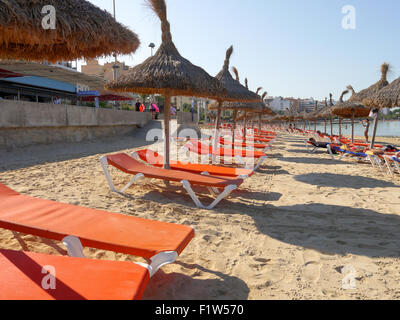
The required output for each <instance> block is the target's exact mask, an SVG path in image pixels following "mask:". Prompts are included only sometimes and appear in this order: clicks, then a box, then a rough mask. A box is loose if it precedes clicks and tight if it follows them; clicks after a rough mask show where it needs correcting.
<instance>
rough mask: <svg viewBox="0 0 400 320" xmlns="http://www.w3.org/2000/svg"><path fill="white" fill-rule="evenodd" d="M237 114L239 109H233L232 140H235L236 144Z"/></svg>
mask: <svg viewBox="0 0 400 320" xmlns="http://www.w3.org/2000/svg"><path fill="white" fill-rule="evenodd" d="M237 114H238V111H237V110H234V111H233V135H232V141H233V144H234V145H235V135H236V121H237Z"/></svg>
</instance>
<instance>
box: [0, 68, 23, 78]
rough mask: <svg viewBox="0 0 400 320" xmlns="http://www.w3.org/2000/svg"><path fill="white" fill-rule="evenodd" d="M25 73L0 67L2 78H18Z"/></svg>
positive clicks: (0, 76)
mask: <svg viewBox="0 0 400 320" xmlns="http://www.w3.org/2000/svg"><path fill="white" fill-rule="evenodd" d="M23 76H24V75H23V74H20V73H15V72H12V71H8V70H4V69H0V78H2V79H5V78H18V77H23Z"/></svg>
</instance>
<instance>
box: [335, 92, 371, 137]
mask: <svg viewBox="0 0 400 320" xmlns="http://www.w3.org/2000/svg"><path fill="white" fill-rule="evenodd" d="M347 89H348V90H351V91H353V92H354V89H353V87H352V86H348V87H347ZM332 113H333V114H334V115H337V116H339V117H341V118H347V119H351V142H353V143H354V118H365V117H368V115H369V113H370V110H369V109H368V108H366V107H364V106H363V105H362V104H361V103H358V102H351V101H350V100H349V101H346V102H343V103H341V104H339V105H337V106H335V107H333V108H332Z"/></svg>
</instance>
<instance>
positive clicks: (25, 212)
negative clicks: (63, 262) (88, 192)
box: [0, 183, 194, 259]
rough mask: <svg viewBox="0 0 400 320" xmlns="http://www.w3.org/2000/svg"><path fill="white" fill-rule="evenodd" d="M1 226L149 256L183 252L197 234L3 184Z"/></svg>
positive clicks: (179, 227) (1, 186)
mask: <svg viewBox="0 0 400 320" xmlns="http://www.w3.org/2000/svg"><path fill="white" fill-rule="evenodd" d="M0 228H4V229H8V230H13V231H17V232H22V233H26V234H32V235H35V236H39V237H43V238H48V239H53V240H57V241H61V240H62V239H63V238H65V237H66V236H75V237H78V238H79V239H80V240H81V242H82V245H83V246H84V247H92V248H97V249H103V250H109V251H115V252H120V253H125V254H131V255H134V256H139V257H144V258H148V259H150V258H151V257H153V256H155V255H157V254H159V253H161V252H167V251H175V252H177V253H178V254H180V253H181V252H182V251H183V249H184V248H185V247H186V246H187V245H188V244H189V242H190V241H191V240H192V238H193V237H194V230H193V229H192V228H190V227H187V226H183V225H176V224H171V223H164V222H158V221H152V220H147V219H141V218H136V217H132V216H127V215H123V214H117V213H110V212H107V211H101V210H94V209H88V208H82V207H78V206H73V205H68V204H62V203H58V202H55V201H49V200H42V199H36V198H33V197H29V196H25V195H21V194H19V193H17V192H15V191H13V190H11V189H10V188H8V187H6V186H5V185H2V184H1V183H0Z"/></svg>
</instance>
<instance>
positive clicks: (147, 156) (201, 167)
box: [132, 149, 254, 179]
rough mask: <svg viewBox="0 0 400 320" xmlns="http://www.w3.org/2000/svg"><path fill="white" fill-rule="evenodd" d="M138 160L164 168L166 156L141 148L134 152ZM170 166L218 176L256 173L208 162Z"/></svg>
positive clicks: (244, 177)
mask: <svg viewBox="0 0 400 320" xmlns="http://www.w3.org/2000/svg"><path fill="white" fill-rule="evenodd" d="M132 156H133V157H134V158H135V159H136V160H139V159H140V160H142V161H144V162H146V163H148V164H150V165H152V166H155V167H159V168H162V167H163V166H164V157H163V156H162V155H160V154H158V153H157V152H154V151H152V150H148V149H146V150H140V151H136V152H134V153H133V154H132ZM170 167H171V169H172V170H180V171H186V172H191V173H196V174H204V175H210V176H217V177H230V178H239V179H247V178H248V177H251V176H252V175H253V174H254V171H253V170H248V169H241V168H228V167H221V166H214V165H208V164H193V163H183V162H179V161H171V162H170Z"/></svg>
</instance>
